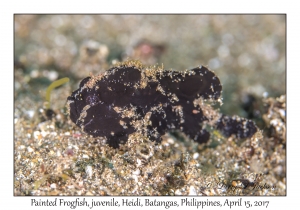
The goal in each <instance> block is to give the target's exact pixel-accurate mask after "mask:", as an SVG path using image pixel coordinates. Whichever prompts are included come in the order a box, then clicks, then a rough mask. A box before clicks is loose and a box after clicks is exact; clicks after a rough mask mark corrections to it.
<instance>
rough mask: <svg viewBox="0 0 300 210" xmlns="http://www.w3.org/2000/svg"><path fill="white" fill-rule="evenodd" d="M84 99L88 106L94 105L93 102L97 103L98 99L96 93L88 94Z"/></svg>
mask: <svg viewBox="0 0 300 210" xmlns="http://www.w3.org/2000/svg"><path fill="white" fill-rule="evenodd" d="M85 101H86V103H87V104H89V105H90V106H94V105H95V104H97V103H98V102H99V101H100V99H99V97H98V96H96V95H90V96H88V97H87V98H86V99H85Z"/></svg>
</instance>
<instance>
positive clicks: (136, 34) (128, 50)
mask: <svg viewBox="0 0 300 210" xmlns="http://www.w3.org/2000/svg"><path fill="white" fill-rule="evenodd" d="M285 18H286V17H285V16H284V15H15V18H14V21H15V22H14V27H15V37H14V40H15V42H14V47H15V50H14V52H15V53H14V59H15V68H14V99H15V101H14V106H15V107H14V195H16V196H19V195H286V100H285V93H286V89H285V87H286V84H285V83H286V79H285V78H286V64H285V63H286V57H285V55H286V52H285V50H286V22H285ZM128 57H129V58H133V59H139V60H141V61H142V62H143V63H144V64H149V65H150V64H151V65H153V64H159V65H161V64H162V63H163V66H164V68H165V69H176V70H185V69H191V68H193V67H196V66H199V65H205V66H208V67H209V68H210V69H211V70H213V71H214V72H215V74H216V75H217V76H218V77H219V78H220V80H221V82H222V85H223V94H222V95H223V105H222V106H221V107H217V109H219V110H220V112H222V113H224V114H227V115H234V114H236V115H239V116H242V117H245V118H249V119H252V120H253V121H255V122H256V124H257V126H258V127H259V129H260V131H259V132H257V133H256V134H255V135H254V136H253V137H252V138H248V139H242V140H239V139H236V138H235V137H234V136H232V137H229V138H225V137H224V136H222V135H221V133H219V132H218V131H214V130H212V131H211V139H210V140H209V142H208V143H207V144H205V145H199V144H197V143H195V142H193V141H191V140H190V139H187V138H186V137H185V136H184V135H183V134H176V135H171V134H168V135H166V136H164V138H163V141H162V142H161V143H160V144H155V143H153V142H151V141H149V140H148V139H147V137H138V138H133V140H132V141H128V142H127V143H126V144H124V145H122V146H121V147H120V149H112V148H110V147H109V146H107V145H106V144H104V143H103V142H102V141H101V139H99V138H92V137H89V136H88V135H86V134H85V133H84V132H82V131H81V130H80V128H78V127H77V126H75V125H74V124H73V122H71V120H70V119H69V117H68V115H67V113H66V108H65V104H66V98H67V97H68V96H69V95H70V94H71V93H72V91H73V90H75V89H77V87H78V84H79V82H80V81H81V80H82V79H83V78H85V77H87V76H89V74H90V73H93V74H97V73H100V72H104V71H105V70H107V69H108V68H109V67H110V66H111V65H112V63H114V62H116V61H122V60H124V59H126V58H128ZM63 77H69V78H70V82H69V83H67V84H65V85H63V86H61V87H59V88H57V89H55V90H53V91H52V93H51V101H50V108H51V109H52V110H53V111H54V112H55V115H54V117H52V118H51V119H49V117H48V116H49V115H48V116H47V114H46V109H45V93H46V89H47V87H48V86H49V85H50V83H51V82H53V81H55V80H57V79H59V78H63ZM246 185H248V187H246Z"/></svg>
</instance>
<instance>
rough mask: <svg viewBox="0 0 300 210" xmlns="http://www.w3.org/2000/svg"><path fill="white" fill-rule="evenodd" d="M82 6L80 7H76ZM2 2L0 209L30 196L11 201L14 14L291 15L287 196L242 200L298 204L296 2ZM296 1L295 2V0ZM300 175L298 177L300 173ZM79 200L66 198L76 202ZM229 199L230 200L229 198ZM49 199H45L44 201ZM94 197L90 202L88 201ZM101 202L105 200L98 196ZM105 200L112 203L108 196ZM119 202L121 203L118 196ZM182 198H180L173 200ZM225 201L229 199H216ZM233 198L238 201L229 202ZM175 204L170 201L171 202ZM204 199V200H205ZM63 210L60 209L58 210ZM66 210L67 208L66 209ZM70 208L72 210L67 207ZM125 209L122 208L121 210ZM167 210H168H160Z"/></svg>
mask: <svg viewBox="0 0 300 210" xmlns="http://www.w3.org/2000/svg"><path fill="white" fill-rule="evenodd" d="M77 2H80V3H81V4H78V3H77ZM77 2H76V1H61V0H60V1H57V0H52V1H32V0H26V1H21V0H20V1H17V0H12V1H5V2H4V1H3V2H2V3H1V19H0V21H1V22H0V25H1V36H0V37H1V38H0V42H1V63H2V65H1V66H0V67H1V79H2V81H1V83H0V84H1V86H0V87H1V88H0V91H1V92H0V93H1V99H2V100H1V102H2V104H1V115H2V116H3V115H4V118H3V117H2V118H1V119H2V120H1V132H4V135H2V138H1V139H0V142H1V147H0V149H1V152H0V155H1V158H0V161H1V162H0V163H1V172H0V174H1V185H0V186H1V190H0V193H1V199H0V200H1V201H0V206H1V209H2V208H3V209H20V208H21V209H24V208H25V209H26V208H28V209H29V208H31V207H30V199H31V198H30V197H13V136H12V135H13V95H14V93H13V72H12V70H13V47H12V46H13V14H14V13H282V14H284V13H286V14H287V69H288V71H287V101H288V103H287V104H288V111H287V118H288V123H287V125H288V126H287V127H288V129H287V133H288V134H287V139H288V140H287V142H288V143H287V146H288V148H287V160H288V164H287V167H288V168H287V175H288V176H287V183H288V186H287V190H288V191H287V196H286V197H243V199H247V200H252V201H254V200H269V201H271V203H270V206H269V207H268V208H271V209H273V208H274V207H277V208H284V207H287V206H297V205H298V203H297V201H298V193H297V191H296V190H298V189H299V184H298V183H299V181H298V180H297V178H298V176H297V175H298V174H299V172H300V171H299V166H298V164H297V162H298V161H297V160H298V159H299V157H298V156H297V154H299V151H298V150H299V149H298V148H299V147H297V146H298V145H299V138H298V137H297V133H296V131H297V130H299V124H298V121H297V120H298V119H297V118H299V115H298V113H299V109H300V106H299V105H300V104H299V99H298V98H299V96H300V94H299V91H298V90H299V87H297V85H298V84H299V78H300V74H299V72H300V71H299V63H298V60H299V49H300V46H299V39H300V34H299V33H300V30H299V20H300V19H299V18H300V16H299V11H298V9H296V8H298V4H296V3H295V4H293V2H292V1H291V2H287V1H271V0H267V1H261V0H260V1H257V0H252V1H240V0H234V1H232V0H231V1H229V0H227V1H189V0H185V1H176V2H175V1H165V2H163V1H157V0H152V1H145V2H142V1H131V0H125V1H77ZM294 2H296V1H294ZM297 144H298V145H297ZM297 172H298V173H297ZM74 198H75V197H66V199H70V200H73V199H74ZM227 198H228V197H227ZM43 199H46V197H43ZM89 199H90V198H89ZM97 199H99V200H100V199H102V198H100V197H97ZM104 199H110V198H109V197H105V198H104ZM118 199H121V197H119V198H118ZM175 199H180V198H178V197H177V198H175ZM211 199H212V200H222V201H225V199H226V198H222V197H213V198H211ZM230 199H232V200H234V199H236V198H234V197H233V198H232V197H231V198H230ZM170 200H171V198H170ZM205 200H206V198H205ZM56 208H60V209H62V207H56ZM64 209H66V207H65V208H64ZM67 209H69V208H68V207H67ZM122 209H123V208H122ZM161 209H165V208H161Z"/></svg>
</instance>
